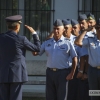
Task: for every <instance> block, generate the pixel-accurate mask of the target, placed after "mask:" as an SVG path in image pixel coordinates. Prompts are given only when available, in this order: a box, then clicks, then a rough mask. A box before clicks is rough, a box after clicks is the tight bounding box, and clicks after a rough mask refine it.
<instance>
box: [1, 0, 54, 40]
mask: <svg viewBox="0 0 100 100" xmlns="http://www.w3.org/2000/svg"><path fill="white" fill-rule="evenodd" d="M54 1H55V0H0V2H2V3H0V32H1V33H2V32H5V31H6V22H5V17H6V16H10V15H16V14H21V15H22V16H23V20H22V22H23V23H22V25H21V31H20V34H22V33H23V35H25V36H26V37H27V38H28V39H29V40H31V37H32V36H31V34H29V31H28V30H27V29H26V28H24V24H27V25H30V26H32V27H33V28H34V29H35V30H36V31H37V32H38V34H39V37H40V40H41V42H43V41H44V40H45V38H46V37H47V35H48V34H49V33H50V31H51V26H52V23H53V21H54ZM8 4H9V5H8ZM4 5H5V6H4Z"/></svg>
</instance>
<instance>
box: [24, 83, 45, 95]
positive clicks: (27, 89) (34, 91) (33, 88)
mask: <svg viewBox="0 0 100 100" xmlns="http://www.w3.org/2000/svg"><path fill="white" fill-rule="evenodd" d="M45 87H46V86H45V85H23V97H45Z"/></svg>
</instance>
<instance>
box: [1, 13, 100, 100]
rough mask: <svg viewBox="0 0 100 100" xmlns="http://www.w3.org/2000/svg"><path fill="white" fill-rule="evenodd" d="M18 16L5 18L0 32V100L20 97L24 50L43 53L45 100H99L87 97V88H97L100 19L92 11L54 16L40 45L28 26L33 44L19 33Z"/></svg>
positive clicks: (24, 79) (24, 76) (99, 79)
mask: <svg viewBox="0 0 100 100" xmlns="http://www.w3.org/2000/svg"><path fill="white" fill-rule="evenodd" d="M21 19H22V16H21V15H14V16H8V17H6V23H7V27H8V31H7V32H5V33H2V34H0V100H22V85H23V83H24V82H27V81H28V76H27V70H26V64H25V52H26V50H29V51H31V52H32V54H33V55H34V56H36V55H40V56H41V55H42V54H43V53H44V52H45V53H46V56H47V63H46V67H47V69H46V100H100V96H91V97H90V96H89V90H100V53H99V50H100V19H98V20H97V21H96V19H95V17H94V15H93V14H91V13H89V14H88V15H86V14H80V15H79V16H78V20H75V19H63V20H61V19H57V20H55V22H54V24H53V31H52V32H51V34H50V35H49V36H48V37H47V38H46V40H45V41H44V42H43V44H42V45H40V40H39V37H38V35H37V33H36V31H35V30H34V29H33V28H32V27H30V26H28V25H25V27H26V28H27V29H28V30H29V31H30V32H31V33H32V36H33V40H34V43H31V42H30V41H29V40H28V39H27V38H26V37H25V36H20V35H18V32H19V30H20V24H21V23H22V22H21ZM33 67H34V66H33Z"/></svg>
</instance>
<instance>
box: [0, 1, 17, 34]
mask: <svg viewBox="0 0 100 100" xmlns="http://www.w3.org/2000/svg"><path fill="white" fill-rule="evenodd" d="M0 2H1V3H0V32H1V33H3V32H5V30H6V21H5V17H6V16H10V15H14V14H18V0H0Z"/></svg>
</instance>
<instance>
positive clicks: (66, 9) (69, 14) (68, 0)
mask: <svg viewBox="0 0 100 100" xmlns="http://www.w3.org/2000/svg"><path fill="white" fill-rule="evenodd" d="M77 16H78V0H55V15H54V17H55V18H54V19H55V20H56V19H57V18H59V19H67V18H69V19H72V18H73V19H77Z"/></svg>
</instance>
